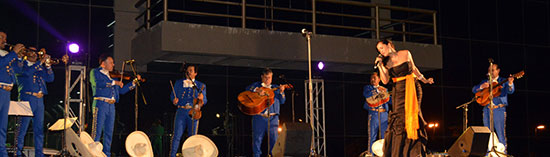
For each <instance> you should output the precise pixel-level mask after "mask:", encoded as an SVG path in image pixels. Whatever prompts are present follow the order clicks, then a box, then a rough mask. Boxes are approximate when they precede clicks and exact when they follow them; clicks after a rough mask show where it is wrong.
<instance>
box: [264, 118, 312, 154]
mask: <svg viewBox="0 0 550 157" xmlns="http://www.w3.org/2000/svg"><path fill="white" fill-rule="evenodd" d="M311 134H312V130H311V126H310V124H308V123H285V124H283V131H281V133H280V134H279V138H277V142H276V143H275V146H273V151H272V153H273V156H274V157H283V156H300V157H302V156H309V151H310V150H309V147H310V145H311Z"/></svg>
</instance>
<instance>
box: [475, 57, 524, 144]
mask: <svg viewBox="0 0 550 157" xmlns="http://www.w3.org/2000/svg"><path fill="white" fill-rule="evenodd" d="M488 71H489V72H488V74H489V75H491V78H493V80H492V81H491V83H495V82H497V83H498V82H502V81H505V80H506V79H508V80H507V81H508V83H504V84H502V89H501V94H500V95H498V96H495V97H494V98H493V104H494V106H492V110H493V121H494V123H493V124H494V128H495V131H496V133H497V136H498V141H499V142H500V143H502V144H504V146H505V147H506V128H505V126H506V125H505V123H506V106H508V94H512V93H514V90H515V88H514V77H508V78H502V77H499V72H500V68H498V65H497V64H493V66H491V67H489V70H488ZM485 88H489V81H488V79H485V80H483V81H481V83H480V84H478V85H476V86H474V87H473V88H472V92H473V93H474V94H475V93H477V92H479V91H481V90H483V89H485ZM493 88H494V87H493ZM490 109H491V105H490V104H489V105H486V106H485V107H483V125H485V126H486V127H490Z"/></svg>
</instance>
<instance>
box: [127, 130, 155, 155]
mask: <svg viewBox="0 0 550 157" xmlns="http://www.w3.org/2000/svg"><path fill="white" fill-rule="evenodd" d="M126 152H128V155H130V156H133V157H134V156H135V157H153V156H154V154H153V147H152V146H151V141H150V140H149V137H147V135H146V134H145V133H143V132H141V131H134V132H132V133H130V135H128V137H127V138H126Z"/></svg>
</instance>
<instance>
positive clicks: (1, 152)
mask: <svg viewBox="0 0 550 157" xmlns="http://www.w3.org/2000/svg"><path fill="white" fill-rule="evenodd" d="M7 39H8V35H7V34H6V33H5V32H4V31H2V30H0V156H8V152H7V150H6V132H7V130H8V110H9V107H10V99H11V89H12V88H13V84H14V83H15V82H16V81H17V79H16V78H15V73H16V72H19V70H20V67H19V66H18V63H20V62H19V60H18V59H17V58H18V54H19V53H20V52H22V51H23V49H24V48H25V46H23V44H16V45H14V46H13V47H12V49H11V52H7V51H5V50H4V49H6V42H7Z"/></svg>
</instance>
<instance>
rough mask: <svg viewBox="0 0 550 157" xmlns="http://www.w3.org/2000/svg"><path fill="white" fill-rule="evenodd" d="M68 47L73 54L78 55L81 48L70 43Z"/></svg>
mask: <svg viewBox="0 0 550 157" xmlns="http://www.w3.org/2000/svg"><path fill="white" fill-rule="evenodd" d="M67 47H68V48H69V51H70V52H71V53H78V51H80V46H78V44H76V43H70V44H69V45H68V46H67Z"/></svg>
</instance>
